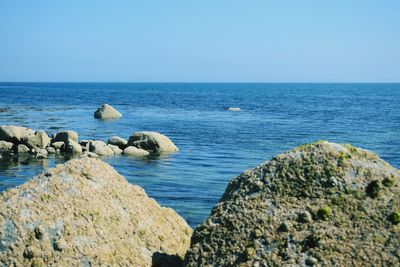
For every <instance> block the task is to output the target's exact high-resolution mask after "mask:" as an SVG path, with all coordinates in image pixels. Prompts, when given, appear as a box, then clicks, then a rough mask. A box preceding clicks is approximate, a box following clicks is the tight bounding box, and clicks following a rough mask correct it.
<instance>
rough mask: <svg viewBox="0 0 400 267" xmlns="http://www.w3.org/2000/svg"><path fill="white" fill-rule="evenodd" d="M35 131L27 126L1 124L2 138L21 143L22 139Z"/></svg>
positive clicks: (0, 133)
mask: <svg viewBox="0 0 400 267" xmlns="http://www.w3.org/2000/svg"><path fill="white" fill-rule="evenodd" d="M34 133H35V131H34V130H32V129H29V128H26V127H20V126H11V125H1V126H0V140H2V141H7V142H12V143H14V144H19V143H20V142H21V141H22V139H24V138H27V137H28V136H29V135H32V134H34Z"/></svg>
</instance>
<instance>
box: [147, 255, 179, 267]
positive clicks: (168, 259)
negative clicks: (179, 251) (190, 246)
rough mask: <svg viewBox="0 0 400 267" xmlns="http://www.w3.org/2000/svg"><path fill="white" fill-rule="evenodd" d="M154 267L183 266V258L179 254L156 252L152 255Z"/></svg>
mask: <svg viewBox="0 0 400 267" xmlns="http://www.w3.org/2000/svg"><path fill="white" fill-rule="evenodd" d="M151 266H152V267H181V266H183V260H182V259H181V257H179V256H178V255H170V254H167V253H161V252H156V253H154V254H153V256H152V263H151Z"/></svg>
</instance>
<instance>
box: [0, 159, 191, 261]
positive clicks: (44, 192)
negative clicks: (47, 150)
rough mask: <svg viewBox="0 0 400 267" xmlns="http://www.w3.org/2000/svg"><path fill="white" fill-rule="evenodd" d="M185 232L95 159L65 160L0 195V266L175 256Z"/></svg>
mask: <svg viewBox="0 0 400 267" xmlns="http://www.w3.org/2000/svg"><path fill="white" fill-rule="evenodd" d="M190 235H191V229H190V228H189V227H188V225H187V224H186V222H185V221H184V220H183V219H182V218H181V217H180V216H179V215H177V214H176V213H175V212H174V211H173V210H172V209H169V208H163V207H160V206H159V205H158V204H157V202H156V201H155V200H154V199H151V198H149V197H148V196H147V195H146V193H145V192H144V190H143V189H142V188H140V187H139V186H134V185H131V184H129V183H128V182H127V181H126V180H125V179H124V178H123V177H122V176H121V175H119V174H118V173H117V172H116V171H115V170H114V169H113V168H112V167H111V166H109V165H108V164H106V163H104V162H102V161H101V160H99V159H91V158H88V157H84V158H81V159H74V160H71V161H69V162H67V163H65V164H64V165H58V166H57V167H56V168H54V169H49V170H47V171H45V172H44V173H43V174H41V175H39V176H38V177H36V178H33V179H31V180H30V181H29V182H27V183H25V184H23V185H22V186H19V187H17V188H14V189H11V190H8V191H5V192H3V193H2V194H1V195H0V266H151V265H152V264H153V261H154V260H155V259H159V258H160V256H162V255H165V254H168V255H178V256H180V257H182V256H183V255H184V254H185V251H186V250H187V248H188V246H189V239H190ZM178 256H175V257H173V256H170V257H169V259H174V260H176V262H175V263H174V264H178V263H179V258H178ZM170 266H174V265H172V264H171V265H170ZM175 266H177V265H175Z"/></svg>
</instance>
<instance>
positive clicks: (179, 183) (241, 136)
mask: <svg viewBox="0 0 400 267" xmlns="http://www.w3.org/2000/svg"><path fill="white" fill-rule="evenodd" d="M102 103H108V104H111V105H112V106H114V107H115V108H116V109H118V110H119V111H120V112H121V113H122V114H123V118H122V119H120V120H115V121H99V120H96V119H94V118H93V113H94V111H95V110H96V109H97V107H98V106H99V105H100V104H102ZM224 107H240V108H241V109H242V110H241V111H238V112H232V111H226V110H224ZM399 110H400V84H280V83H272V84H271V83H265V84H257V83H237V84H236V83H226V84H224V83H218V84H213V83H0V125H3V124H6V125H19V126H26V127H30V128H33V129H35V130H39V129H43V130H46V131H47V132H48V133H50V134H53V133H55V132H57V131H59V130H74V131H77V132H78V133H79V137H80V139H100V140H103V141H107V139H108V138H109V137H111V136H113V135H118V136H121V137H124V138H128V137H129V136H130V135H131V134H133V133H134V132H136V131H142V130H149V131H158V132H161V133H163V134H165V135H167V136H168V137H169V138H171V139H172V140H173V142H174V143H175V144H176V145H177V146H178V147H179V148H180V152H178V153H175V154H168V155H162V156H160V157H148V158H143V159H140V158H134V157H126V156H123V155H122V156H113V157H106V158H104V160H105V161H106V162H108V163H109V164H111V165H112V166H113V167H114V168H115V169H116V170H117V171H118V172H120V173H121V174H122V175H123V176H125V177H126V178H127V179H128V181H129V182H131V183H133V184H138V185H140V186H142V187H143V188H144V189H145V190H146V192H147V193H148V194H149V195H150V196H151V197H153V198H155V199H156V200H157V201H158V202H159V203H160V204H161V205H163V206H168V207H171V208H173V209H175V210H176V211H177V212H178V213H179V214H180V215H181V216H183V217H184V218H185V219H186V220H187V222H188V223H189V224H190V225H191V226H192V227H194V226H196V225H198V224H199V223H201V222H202V221H203V220H204V219H205V218H207V216H208V215H209V213H210V211H211V209H212V207H213V206H214V205H215V204H216V203H217V202H218V200H219V198H220V197H221V195H222V193H223V192H224V190H225V187H226V186H227V184H228V182H229V180H230V179H232V178H233V177H234V176H236V175H239V174H240V173H241V172H243V171H244V170H246V169H249V168H252V167H254V166H256V165H258V164H260V163H262V162H264V161H266V160H268V159H270V158H271V157H273V156H274V155H276V154H278V153H281V152H284V151H285V150H288V149H291V148H293V147H295V146H298V145H301V144H304V143H307V142H312V141H316V140H321V139H325V140H329V141H333V142H339V143H352V144H354V145H355V146H360V147H362V148H366V149H369V150H372V151H374V152H376V153H377V154H379V155H380V156H381V157H382V158H383V159H384V160H386V161H388V162H389V163H390V164H392V165H393V166H395V167H397V168H399V167H400V112H399ZM65 160H66V158H63V157H50V158H49V159H44V160H29V159H27V158H24V157H20V158H18V159H15V160H12V161H4V160H3V161H0V191H2V190H5V189H7V188H9V187H12V186H16V185H19V184H21V183H23V182H25V181H26V180H28V179H29V178H31V177H33V176H34V175H36V174H38V173H40V172H41V171H42V170H43V168H47V167H51V166H54V165H55V164H58V163H62V162H63V161H65Z"/></svg>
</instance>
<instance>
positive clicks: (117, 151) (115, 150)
mask: <svg viewBox="0 0 400 267" xmlns="http://www.w3.org/2000/svg"><path fill="white" fill-rule="evenodd" d="M107 146H108V147H109V148H111V150H112V151H113V153H114V155H119V154H121V153H122V149H120V148H119V147H118V146H114V145H107Z"/></svg>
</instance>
